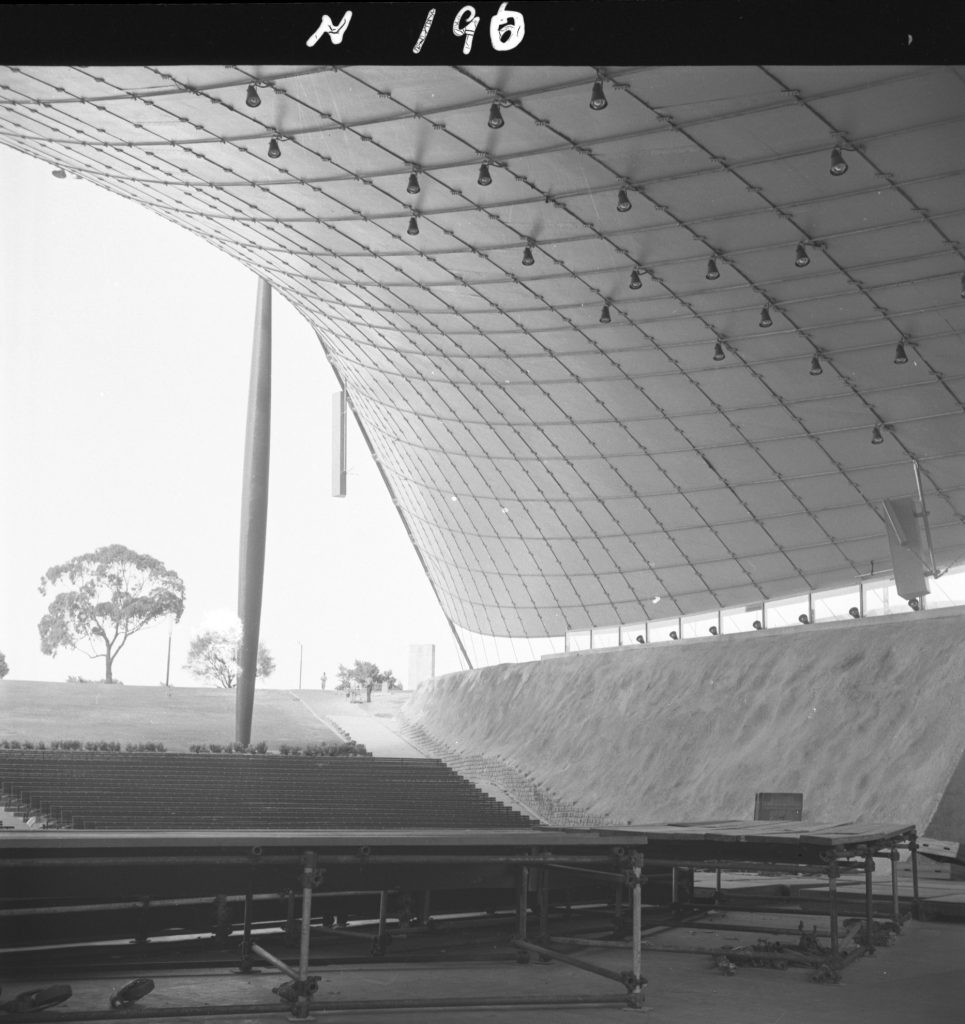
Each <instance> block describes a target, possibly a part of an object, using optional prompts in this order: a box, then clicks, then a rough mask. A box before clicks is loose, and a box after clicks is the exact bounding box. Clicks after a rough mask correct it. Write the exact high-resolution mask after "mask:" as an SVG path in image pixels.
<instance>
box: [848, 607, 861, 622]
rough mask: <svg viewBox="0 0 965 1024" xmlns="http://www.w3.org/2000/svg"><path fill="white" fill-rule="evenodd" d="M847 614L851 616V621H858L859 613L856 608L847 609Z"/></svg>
mask: <svg viewBox="0 0 965 1024" xmlns="http://www.w3.org/2000/svg"><path fill="white" fill-rule="evenodd" d="M848 614H849V615H850V616H851V618H852V619H860V618H861V612H859V611H858V609H857V608H849V609H848Z"/></svg>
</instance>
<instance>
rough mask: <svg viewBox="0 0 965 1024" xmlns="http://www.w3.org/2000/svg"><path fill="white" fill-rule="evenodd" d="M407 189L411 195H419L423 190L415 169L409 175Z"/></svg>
mask: <svg viewBox="0 0 965 1024" xmlns="http://www.w3.org/2000/svg"><path fill="white" fill-rule="evenodd" d="M405 190H406V192H408V193H409V195H410V196H417V195H418V194H419V193H420V192H421V191H422V189H421V188H420V186H419V175H418V174H416V172H415V171H413V172H412V173H411V174H410V175H409V184H408V185H406V187H405Z"/></svg>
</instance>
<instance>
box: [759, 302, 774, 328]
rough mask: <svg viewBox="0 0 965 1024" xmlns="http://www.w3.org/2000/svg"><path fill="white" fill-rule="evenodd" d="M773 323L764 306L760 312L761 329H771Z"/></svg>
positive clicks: (769, 313)
mask: <svg viewBox="0 0 965 1024" xmlns="http://www.w3.org/2000/svg"><path fill="white" fill-rule="evenodd" d="M773 323H774V321H773V320H772V319H771V311H770V310H769V309H768V308H767V306H765V307H764V308H763V309H762V310H761V327H771V326H772V325H773Z"/></svg>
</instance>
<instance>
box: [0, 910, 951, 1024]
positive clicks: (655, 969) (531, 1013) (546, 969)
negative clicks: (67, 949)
mask: <svg viewBox="0 0 965 1024" xmlns="http://www.w3.org/2000/svg"><path fill="white" fill-rule="evenodd" d="M751 938H753V937H751ZM702 941H703V940H702ZM745 941H750V939H745ZM403 943H404V940H397V944H399V945H402V944H403ZM497 949H500V950H502V951H506V947H505V945H504V944H502V943H500V944H499V945H495V944H494V945H491V946H490V947H489V951H490V952H495V951H496V950H497ZM401 951H402V950H401V949H400V952H401ZM286 955H287V956H288V958H289V959H291V957H292V951H289V952H288V953H287V954H286ZM579 955H580V956H581V957H583V958H584V959H586V960H588V961H590V962H593V963H596V964H599V965H601V966H607V967H610V968H611V969H614V970H617V971H622V970H626V969H628V967H629V954H628V953H627V952H626V951H623V950H618V951H615V950H601V949H592V948H587V949H583V950H581V951H580V953H579ZM963 963H965V928H963V927H962V926H961V925H955V924H947V923H938V922H910V923H909V924H907V925H906V926H905V929H904V931H903V934H902V935H901V936H900V937H899V939H898V941H897V943H896V944H895V945H893V946H888V947H884V948H882V949H879V950H878V951H876V953H875V954H874V955H873V956H871V957H866V958H862V959H859V960H858V961H856V962H855V963H853V964H852V965H851V966H850V967H848V968H847V969H846V970H845V972H844V976H843V980H842V981H841V982H840V983H838V984H817V983H815V982H813V981H811V980H809V972H808V971H807V970H804V969H798V968H791V969H788V970H785V971H780V970H767V969H762V968H752V967H747V968H739V969H738V970H737V973H736V974H735V975H732V976H728V975H725V974H723V973H722V972H720V971H719V970H718V969H716V968H715V967H714V966H713V964H712V961H711V958H710V957H709V956H707V955H695V954H687V953H677V954H674V953H652V952H645V954H644V974H645V976H646V977H647V978H648V981H649V984H648V986H647V989H646V1013H645V1014H644V1015H645V1016H646V1018H647V1019H648V1020H654V1021H661V1022H663V1024H695V1022H703V1021H707V1022H713V1024H855V1022H859V1024H860V1022H864V1021H868V1022H871V1021H873V1022H875V1024H918V1022H928V1024H961V1022H962V1020H963V1019H965V1011H963V1007H965V971H963V969H962V965H963ZM312 973H314V974H316V975H318V976H319V979H320V981H319V992H318V996H317V997H316V998H317V1006H316V1008H315V1011H314V1014H313V1018H314V1019H316V1020H320V1019H321V1018H322V1017H324V1018H325V1019H330V1020H342V1019H345V1020H352V1021H356V1022H358V1024H375V1022H379V1021H386V1020H391V1021H394V1022H398V1024H416V1022H423V1021H426V1020H440V1021H458V1022H459V1024H495V1022H500V1024H502V1022H513V1024H517V1022H518V1024H546V1022H557V1021H559V1022H573V1024H576V1022H580V1024H605V1022H612V1021H614V1020H616V1019H620V1017H621V1016H622V1015H624V1014H627V1013H630V1012H633V1011H630V1010H627V1009H626V1008H624V1007H622V1006H621V1005H620V1004H619V1003H617V1004H612V1005H606V1006H590V1005H581V1006H570V1007H566V1006H555V1007H550V1008H544V1009H537V1008H528V1007H522V1006H510V1007H507V1008H503V1009H493V1008H490V1009H452V1008H440V1009H436V1010H425V1009H401V1008H397V1009H392V1010H386V1009H380V1010H364V1009H361V1010H359V1009H354V1010H339V1009H335V1008H332V1009H329V1010H325V1009H324V1007H325V1004H326V1003H328V1004H329V1006H330V1007H337V1006H338V1004H339V1003H346V1002H351V1001H373V1000H379V1001H391V1002H395V1003H399V1002H405V1001H407V1000H417V999H420V998H422V999H426V998H428V999H435V1000H439V999H444V998H448V999H465V998H466V997H472V996H476V997H488V998H492V997H493V996H494V995H498V996H499V997H501V998H505V999H507V1000H513V999H516V998H530V999H532V998H533V997H542V998H551V999H558V998H561V997H579V998H583V999H587V998H591V999H592V998H601V997H603V998H607V997H612V996H614V995H617V996H619V995H620V994H621V987H620V986H618V985H616V984H614V983H613V982H611V981H608V980H607V979H604V978H600V977H598V976H596V975H593V974H589V973H585V972H582V971H579V970H577V969H576V968H573V967H570V966H568V965H565V964H561V963H551V964H537V963H530V964H528V965H518V964H516V963H512V962H502V963H476V964H467V963H448V964H441V965H440V964H436V965H430V964H422V963H408V964H404V963H392V962H376V961H373V962H372V963H371V964H362V965H351V966H342V967H338V968H335V969H333V968H327V969H326V968H324V967H321V966H318V967H314V968H313V969H312ZM134 976H135V974H134V973H132V972H129V973H128V974H121V973H111V972H110V971H104V972H101V973H99V974H98V975H97V976H96V977H84V978H74V979H71V978H69V977H58V978H57V979H51V981H50V982H47V983H52V982H53V980H56V981H61V982H63V981H66V982H69V983H70V984H71V985H72V987H73V989H74V995H73V997H72V998H71V1000H70V1001H69V1002H68V1003H65V1004H63V1005H62V1006H61V1007H60V1008H58V1009H56V1010H50V1011H48V1012H47V1013H46V1014H45V1017H46V1018H53V1017H55V1016H56V1015H58V1014H60V1013H66V1012H67V1011H68V1010H72V1011H91V1010H97V1009H103V1008H105V1007H106V1006H107V1003H108V998H109V996H110V993H111V991H113V990H114V989H115V988H117V987H119V986H120V985H122V984H124V983H125V982H126V981H129V980H131V978H132V977H134ZM151 977H152V978H153V979H154V981H155V985H156V987H155V990H154V992H152V993H150V994H149V995H148V996H146V997H145V998H144V999H143V1000H142V1001H141V1002H140V1003H138V1004H137V1007H138V1010H139V1011H141V1012H144V1013H149V1012H150V1010H151V1008H152V1007H153V1008H157V1009H159V1010H160V1009H161V1008H173V1007H192V1006H197V1007H198V1012H197V1014H196V1015H195V1014H190V1013H189V1014H188V1015H186V1016H181V1014H179V1017H180V1018H181V1019H182V1020H186V1021H189V1022H195V1024H209V1022H210V1024H215V1022H216V1021H223V1020H225V1018H224V1017H222V1016H215V1015H214V1014H206V1013H205V1010H204V1008H205V1006H210V1007H214V1006H215V1005H218V1004H244V1005H251V1006H253V1007H254V1006H263V1005H278V1006H281V1004H280V1003H279V1002H278V999H277V997H276V996H274V995H273V994H272V991H271V990H272V988H273V987H274V986H277V985H278V984H279V982H280V981H283V980H284V979H283V978H282V977H281V975H279V974H278V972H277V971H275V970H274V969H272V968H266V969H264V970H259V971H258V972H257V973H253V974H248V975H241V974H238V973H237V972H235V971H233V970H231V969H219V970H205V971H198V972H191V971H185V970H179V971H170V972H163V971H161V972H155V973H152V974H151ZM0 978H2V984H3V989H4V998H8V997H12V996H13V995H15V994H16V993H17V992H18V991H21V990H23V989H24V988H33V987H37V986H38V985H39V984H41V983H40V982H38V981H37V980H36V979H32V980H31V981H29V983H17V981H16V980H15V979H11V978H10V977H3V974H2V967H0ZM279 1013H281V1014H284V1013H285V1009H284V1008H283V1007H282V1009H281V1010H280V1011H279V1012H271V1011H267V1010H259V1011H258V1012H254V1013H251V1014H245V1013H241V1014H240V1015H238V1016H233V1017H231V1018H230V1019H232V1020H237V1021H240V1022H247V1021H252V1022H254V1021H270V1020H278V1019H284V1018H280V1016H279ZM286 1016H287V1015H286Z"/></svg>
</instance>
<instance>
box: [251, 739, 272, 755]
mask: <svg viewBox="0 0 965 1024" xmlns="http://www.w3.org/2000/svg"><path fill="white" fill-rule="evenodd" d="M251 752H252V753H253V754H267V753H268V744H267V743H266V742H265V741H264V740H262V741H261V742H260V743H256V744H255V745H254V746H253V747H252V748H251Z"/></svg>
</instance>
